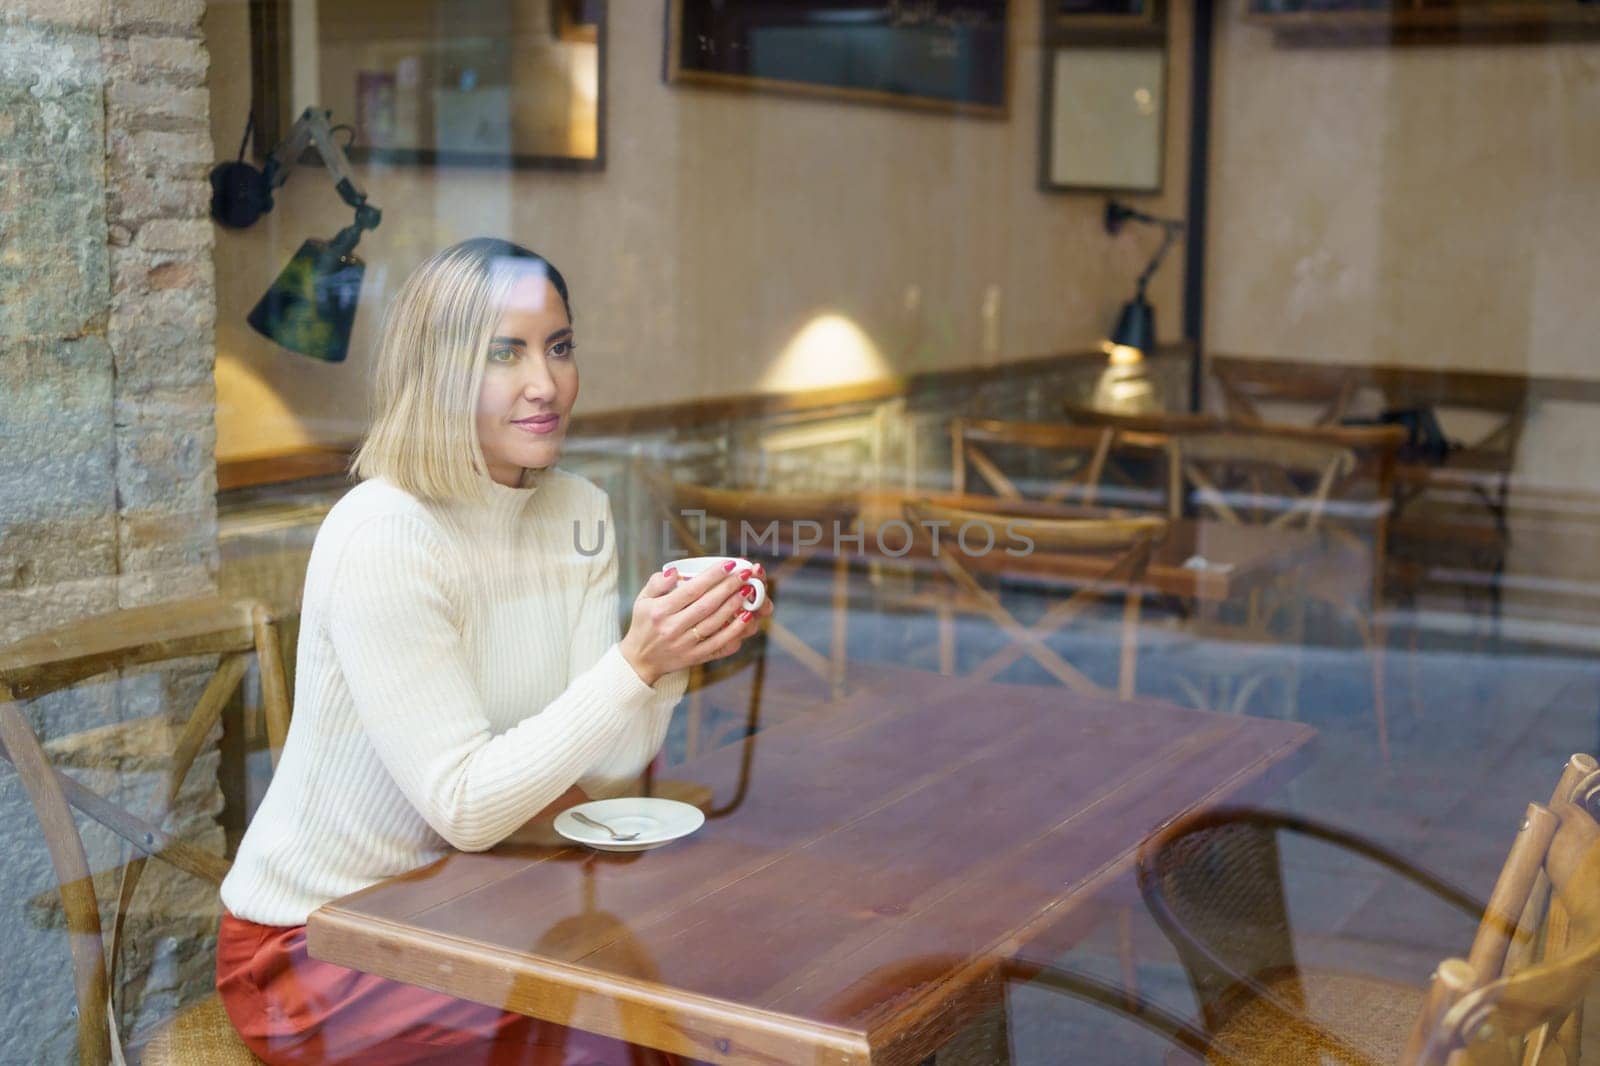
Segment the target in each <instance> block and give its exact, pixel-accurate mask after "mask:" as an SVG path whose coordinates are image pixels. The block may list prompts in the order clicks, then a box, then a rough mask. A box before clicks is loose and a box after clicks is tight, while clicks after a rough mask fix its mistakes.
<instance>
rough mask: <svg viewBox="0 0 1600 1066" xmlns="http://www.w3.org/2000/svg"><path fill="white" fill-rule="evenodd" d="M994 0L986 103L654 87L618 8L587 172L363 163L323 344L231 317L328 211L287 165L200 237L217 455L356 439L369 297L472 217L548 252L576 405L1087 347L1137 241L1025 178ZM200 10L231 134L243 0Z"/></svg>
mask: <svg viewBox="0 0 1600 1066" xmlns="http://www.w3.org/2000/svg"><path fill="white" fill-rule="evenodd" d="M1172 6H1173V8H1174V9H1175V10H1174V12H1173V17H1172V23H1173V25H1172V42H1171V49H1170V51H1171V68H1170V71H1169V75H1170V76H1169V79H1168V84H1169V99H1168V102H1167V106H1168V113H1169V115H1170V116H1171V119H1170V121H1169V122H1168V124H1167V132H1168V144H1167V153H1166V163H1165V166H1166V183H1165V189H1166V191H1165V193H1164V194H1162V195H1161V196H1159V197H1153V198H1141V200H1140V203H1141V206H1144V207H1147V208H1148V209H1150V210H1152V211H1158V212H1166V213H1182V205H1183V186H1184V178H1183V176H1184V173H1185V167H1186V152H1187V141H1186V137H1187V128H1186V123H1185V122H1184V121H1183V118H1182V116H1184V115H1185V114H1186V106H1187V105H1186V100H1187V91H1188V77H1187V68H1188V40H1189V32H1190V30H1189V24H1188V21H1187V13H1186V11H1185V8H1186V5H1172ZM1011 18H1012V30H1011V44H1012V57H1011V75H1010V99H1011V106H1010V114H1009V117H1008V118H1006V119H1003V120H994V119H980V118H969V117H958V116H954V115H950V114H943V113H937V112H934V113H925V112H921V111H913V110H903V109H894V108H884V107H873V106H866V105H862V104H857V103H851V102H844V101H837V100H826V99H824V100H810V99H798V98H793V97H782V96H771V95H763V94H755V93H740V92H729V91H718V90H713V89H707V88H699V87H685V86H678V85H667V84H664V83H663V82H662V80H661V76H660V69H661V49H662V39H661V35H662V21H661V7H660V5H658V4H633V3H613V4H611V5H610V23H609V28H608V54H607V68H608V84H607V89H606V93H607V99H606V106H607V115H606V122H607V131H606V142H607V143H606V156H607V160H606V168H605V169H604V170H603V171H601V172H598V173H565V172H552V171H540V170H520V171H510V170H498V169H470V168H460V167H430V166H422V167H400V166H395V167H382V166H379V165H369V166H364V167H362V168H360V176H361V179H362V180H363V181H364V182H365V183H366V185H367V188H368V191H369V193H370V194H371V198H372V202H373V203H376V204H378V205H379V206H380V207H381V208H382V209H383V211H384V220H383V224H382V225H381V226H380V227H379V228H378V229H377V230H376V231H375V232H374V233H372V234H370V235H369V236H368V237H367V238H366V239H365V240H363V242H362V246H361V254H362V255H363V256H364V257H365V258H366V260H367V262H368V272H367V281H366V288H365V290H364V292H363V296H362V303H361V311H360V313H359V315H358V317H357V325H356V331H355V338H354V341H353V344H352V353H351V356H350V359H349V361H348V362H347V363H345V364H343V365H336V366H328V365H323V364H316V363H311V362H308V361H306V360H303V359H299V358H297V357H295V356H291V355H288V354H287V353H285V352H283V351H281V350H278V349H276V348H274V347H273V346H272V345H271V344H270V343H268V342H267V341H265V340H263V339H262V338H260V337H257V336H256V335H254V334H253V333H251V332H250V331H249V330H248V328H247V327H246V326H245V324H244V318H245V315H246V313H247V312H248V311H249V309H250V307H251V305H252V304H253V302H254V301H255V299H256V298H257V297H258V296H259V294H260V293H261V292H262V291H264V289H265V288H266V286H267V285H268V284H269V283H270V282H271V280H272V277H273V275H274V273H275V272H276V271H277V269H278V268H279V266H280V265H281V264H282V263H283V262H284V261H285V260H287V258H288V257H289V255H290V254H291V253H292V252H293V251H294V249H295V248H296V247H298V245H299V243H300V242H301V241H302V240H303V239H304V238H305V237H306V236H308V235H326V234H327V233H331V232H333V231H334V230H335V229H337V228H338V227H340V226H342V225H344V224H346V223H347V222H348V218H347V217H346V216H347V215H348V209H347V208H345V207H343V205H341V204H340V203H339V201H338V198H337V197H336V196H335V195H334V194H333V191H332V190H331V189H330V188H328V187H327V184H326V182H324V181H321V180H319V175H318V173H317V172H316V170H315V169H314V168H306V169H305V170H304V171H302V172H300V173H297V174H296V175H295V177H294V178H293V179H291V180H290V182H289V183H288V184H287V185H286V186H285V187H284V188H283V189H282V190H281V192H280V195H279V197H278V207H277V208H276V209H275V210H274V211H273V212H272V213H271V214H269V215H267V216H266V217H264V218H263V219H262V220H261V221H260V222H258V223H257V224H256V226H254V227H253V228H252V229H250V230H248V231H244V232H223V231H219V233H218V237H217V247H216V261H217V277H218V325H217V354H218V359H217V385H218V411H217V422H218V435H219V439H218V454H219V457H220V458H222V459H224V460H226V459H233V458H244V457H250V456H259V455H267V454H273V453H275V452H280V451H283V450H285V449H288V448H293V447H295V446H300V445H305V444H308V443H314V442H324V443H344V442H348V441H351V440H353V439H355V438H357V437H359V435H360V433H361V432H362V430H363V428H364V427H365V424H366V417H367V415H366V410H365V406H366V395H365V382H366V380H367V376H368V373H369V371H370V363H371V348H372V345H373V343H374V341H375V338H376V336H377V332H378V326H379V323H380V320H381V312H382V309H383V307H384V306H385V304H386V302H387V301H388V299H389V298H391V297H392V296H393V294H394V291H395V289H396V287H397V286H398V284H399V282H400V280H401V279H402V278H403V277H404V276H405V274H406V272H407V271H409V270H410V269H411V267H412V266H414V265H415V264H416V263H417V262H418V261H420V260H421V259H422V258H424V257H425V256H426V255H428V254H429V253H431V252H433V251H434V250H436V249H438V248H439V247H441V246H443V245H445V244H448V243H449V242H451V241H454V240H457V239H460V238H463V237H466V236H470V235H474V234H479V233H492V234H505V235H507V236H510V237H513V238H515V239H517V240H520V241H522V242H524V243H527V244H529V245H530V246H532V247H534V248H536V249H539V250H542V251H545V252H547V253H548V254H549V255H550V256H551V257H552V258H553V259H554V260H555V261H556V262H557V263H558V264H559V265H560V266H561V268H562V270H563V271H564V272H565V273H567V275H568V277H569V279H570V281H571V283H572V286H573V290H574V299H575V307H574V310H575V314H576V317H577V323H578V328H579V336H580V353H579V356H580V360H581V362H582V367H583V394H582V397H581V399H580V401H579V408H580V411H581V412H596V411H605V410H613V409H619V408H625V407H638V406H643V405H649V404H654V403H668V402H673V401H683V400H692V399H697V398H704V397H714V396H725V395H730V394H741V393H747V392H776V391H782V392H796V391H802V390H805V389H807V388H812V387H822V386H827V385H837V384H844V383H848V382H850V381H860V380H872V379H878V378H886V377H893V376H896V375H903V374H908V373H914V372H917V371H925V370H934V369H941V368H950V367H965V366H988V365H995V366H998V365H1001V364H1004V363H1006V362H1008V361H1012V360H1016V359H1021V358H1027V357H1030V356H1037V355H1041V354H1046V353H1052V352H1070V351H1082V350H1086V349H1089V348H1091V347H1093V346H1094V345H1096V344H1097V343H1098V342H1099V340H1100V338H1101V337H1102V335H1103V333H1104V331H1105V329H1106V327H1107V323H1108V322H1109V321H1110V319H1111V318H1112V317H1113V316H1114V315H1115V312H1116V309H1117V307H1118V306H1119V304H1120V302H1121V301H1122V300H1124V299H1126V298H1127V294H1128V292H1130V291H1131V287H1132V280H1133V278H1134V277H1135V276H1136V275H1137V273H1138V271H1139V269H1140V267H1141V266H1142V265H1143V261H1144V259H1145V258H1146V257H1147V256H1148V253H1149V251H1150V249H1151V243H1150V242H1151V240H1153V237H1152V235H1151V234H1149V233H1136V232H1133V231H1131V230H1130V231H1128V232H1125V233H1124V234H1122V235H1121V236H1119V237H1117V238H1110V237H1107V236H1106V235H1105V233H1104V232H1103V230H1102V229H1101V225H1100V213H1101V209H1102V206H1103V199H1102V198H1101V197H1099V196H1095V195H1087V194H1086V195H1059V194H1046V193H1043V192H1040V191H1039V190H1038V188H1037V187H1036V184H1035V181H1036V162H1037V160H1036V153H1037V151H1038V147H1037V141H1038V105H1039V72H1040V67H1039V59H1040V51H1041V50H1040V34H1039V29H1040V27H1039V13H1038V8H1037V5H1032V4H1015V5H1013V6H1012V8H1011ZM205 25H206V33H207V38H208V42H209V44H210V47H211V48H212V51H213V54H214V55H215V56H216V63H215V65H214V70H215V71H217V74H215V75H214V76H213V78H212V80H211V83H210V89H211V94H212V134H213V141H214V145H215V150H216V153H217V155H218V157H231V156H232V155H233V154H234V152H235V151H236V150H237V147H238V141H239V135H240V133H241V131H242V128H243V121H244V116H245V114H246V113H247V110H248V108H249V89H248V85H247V83H246V81H245V79H242V78H233V77H226V76H223V72H226V71H229V70H237V69H242V67H243V66H244V65H246V64H247V63H248V58H249V41H248V28H247V5H246V4H245V3H244V0H213V2H212V3H211V4H210V5H209V6H208V9H207V12H206V21H205ZM342 117H347V116H338V115H336V116H335V119H336V120H338V119H341V118H342ZM1175 264H1176V261H1174V264H1171V265H1169V266H1168V268H1167V269H1166V270H1163V271H1162V272H1161V274H1160V275H1158V276H1157V278H1156V279H1155V282H1154V283H1153V287H1152V294H1151V295H1152V299H1153V300H1154V302H1155V303H1156V304H1157V306H1158V307H1159V308H1160V309H1161V315H1160V319H1159V320H1160V323H1161V327H1162V334H1163V337H1165V338H1173V337H1176V336H1177V335H1178V333H1179V330H1180V326H1181V312H1180V306H1181V301H1180V293H1181V275H1182V271H1181V270H1178V269H1175V268H1174V267H1175ZM645 381H648V383H649V388H648V390H641V388H640V384H641V382H645Z"/></svg>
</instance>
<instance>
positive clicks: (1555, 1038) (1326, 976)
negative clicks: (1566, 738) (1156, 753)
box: [1138, 755, 1600, 1066]
mask: <svg viewBox="0 0 1600 1066" xmlns="http://www.w3.org/2000/svg"><path fill="white" fill-rule="evenodd" d="M1597 800H1600V769H1597V768H1596V763H1595V760H1594V759H1593V758H1592V757H1590V756H1588V755H1574V756H1572V758H1571V759H1569V760H1568V762H1567V764H1566V766H1565V767H1564V768H1563V771H1562V774H1561V776H1560V780H1559V782H1558V784H1557V786H1556V788H1555V791H1554V793H1553V795H1552V799H1551V803H1550V804H1549V805H1548V806H1546V805H1543V804H1538V803H1534V804H1530V805H1529V807H1528V809H1527V813H1526V815H1525V817H1524V820H1523V823H1522V827H1521V829H1520V830H1519V831H1518V833H1517V835H1516V839H1515V841H1514V842H1513V844H1512V847H1511V850H1510V854H1509V856H1508V858H1507V860H1506V863H1505V865H1504V867H1503V868H1502V869H1501V872H1500V875H1499V878H1498V879H1497V880H1496V882H1495V886H1494V890H1493V892H1492V893H1491V894H1490V897H1489V901H1488V903H1487V904H1482V903H1479V902H1477V901H1476V900H1474V899H1472V897H1471V896H1469V895H1468V894H1467V893H1465V892H1462V891H1461V890H1460V889H1458V888H1456V887H1454V886H1453V885H1451V884H1449V883H1448V882H1446V881H1444V880H1442V879H1440V878H1439V877H1437V876H1435V875H1433V874H1431V873H1429V872H1427V871H1425V870H1422V869H1419V868H1418V867H1416V866H1415V865H1414V864H1413V863H1411V862H1410V861H1409V860H1408V859H1407V858H1406V857H1404V856H1402V855H1400V854H1398V853H1397V852H1394V851H1392V850H1390V849H1388V848H1384V847H1382V846H1380V845H1378V844H1376V843H1374V842H1372V841H1370V840H1367V839H1365V838H1362V837H1360V836H1358V835H1356V834H1353V833H1349V832H1346V831H1344V830H1342V829H1338V828H1336V827H1334V826H1330V825H1326V824H1323V823H1320V822H1316V821H1312V820H1309V819H1304V818H1296V817H1292V816H1289V815H1280V814H1273V813H1270V812H1266V811H1259V810H1250V809H1231V810H1228V809H1225V810H1216V811H1210V812H1205V813H1202V814H1199V815H1196V816H1192V817H1190V818H1187V819H1184V820H1181V821H1180V822H1178V823H1176V824H1174V825H1173V826H1171V827H1169V828H1168V829H1166V830H1164V831H1163V832H1162V833H1161V834H1160V835H1159V836H1158V837H1156V838H1155V839H1154V840H1152V841H1151V842H1149V843H1148V844H1147V845H1146V846H1145V847H1144V848H1143V849H1142V851H1141V855H1140V858H1139V870H1138V873H1139V885H1140V889H1141V891H1142V893H1143V895H1144V897H1145V901H1146V903H1147V905H1148V906H1149V908H1150V911H1151V914H1152V915H1153V916H1154V917H1155V919H1156V922H1157V924H1158V925H1160V926H1161V928H1162V930H1163V932H1165V933H1166V935H1167V937H1168V939H1169V940H1171V941H1172V944H1173V946H1174V947H1175V948H1176V949H1177V952H1178V955H1179V958H1180V959H1181V961H1182V963H1183V965H1184V968H1185V969H1186V970H1187V972H1188V975H1189V980H1190V984H1191V986H1192V988H1193V989H1194V992H1195V996H1196V999H1197V1000H1198V1001H1199V1004H1200V1015H1201V1021H1202V1023H1203V1025H1204V1028H1205V1030H1206V1031H1207V1033H1208V1034H1209V1039H1210V1042H1211V1048H1210V1050H1209V1052H1208V1057H1209V1061H1213V1062H1218V1063H1229V1064H1235V1066H1255V1064H1263V1066H1267V1064H1270V1066H1295V1064H1299V1063H1306V1064H1312V1063H1316V1064H1322V1063H1348V1064H1362V1066H1365V1064H1368V1063H1396V1062H1398V1063H1400V1064H1402V1066H1446V1063H1447V1062H1448V1063H1449V1064H1451V1066H1513V1064H1516V1066H1555V1064H1557V1063H1560V1064H1562V1066H1575V1064H1576V1063H1577V1061H1578V1038H1579V1026H1580V1024H1581V1021H1582V1017H1581V1011H1582V1002H1583V999H1584V996H1585V993H1586V992H1587V991H1588V990H1589V988H1590V987H1591V985H1592V983H1593V981H1594V979H1595V977H1596V976H1597V975H1600V824H1597V823H1596V821H1595V809H1596V803H1597ZM1284 833H1290V834H1295V835H1298V836H1302V837H1306V838H1310V839H1314V840H1318V841H1320V842H1322V843H1325V844H1329V845H1332V846H1334V847H1336V848H1340V849H1342V850H1345V851H1348V852H1350V853H1352V854H1355V855H1358V856H1361V857H1362V858H1364V859H1367V860H1370V861H1372V862H1375V863H1377V864H1379V865H1381V866H1383V867H1386V868H1387V869H1388V870H1389V871H1391V872H1393V873H1395V874H1398V875H1400V876H1401V877H1403V878H1405V880H1406V881H1407V882H1409V883H1410V884H1411V885H1414V886H1416V887H1420V888H1422V889H1424V890H1425V891H1427V892H1428V893H1430V894H1431V895H1433V896H1434V897H1435V898H1437V899H1439V900H1440V901H1441V902H1443V903H1444V904H1446V905H1448V906H1449V907H1452V908H1454V909H1455V910H1457V911H1459V912H1461V913H1463V914H1466V915H1468V916H1470V917H1472V918H1473V919H1475V920H1476V921H1477V922H1478V927H1477V932H1476V934H1475V936H1474V937H1473V940H1472V945H1471V949H1470V951H1469V953H1468V954H1467V956H1466V958H1464V959H1447V960H1446V961H1445V962H1443V963H1441V964H1440V966H1439V967H1438V969H1437V970H1436V971H1435V973H1434V976H1433V978H1432V981H1431V984H1430V986H1429V987H1428V988H1427V989H1426V990H1424V989H1422V988H1417V987H1412V986H1408V985H1404V984H1399V983H1397V982H1395V981H1392V980H1387V979H1380V978H1376V977H1371V976H1368V975H1364V974H1359V973H1348V972H1343V971H1332V970H1326V969H1317V968H1312V967H1303V966H1301V965H1300V964H1299V963H1298V961H1297V960H1296V957H1295V951H1294V944H1293V940H1292V937H1291V928H1290V924H1289V909H1288V906H1287V903H1286V898H1285V892H1284V888H1283V882H1282V873H1281V868H1280V864H1279V851H1278V837H1279V836H1280V835H1281V834H1284ZM1453 1056H1454V1057H1453Z"/></svg>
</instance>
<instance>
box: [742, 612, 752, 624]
mask: <svg viewBox="0 0 1600 1066" xmlns="http://www.w3.org/2000/svg"><path fill="white" fill-rule="evenodd" d="M754 617H755V616H754V615H753V614H751V613H750V612H749V611H740V612H739V621H741V622H748V621H750V619H752V618H754Z"/></svg>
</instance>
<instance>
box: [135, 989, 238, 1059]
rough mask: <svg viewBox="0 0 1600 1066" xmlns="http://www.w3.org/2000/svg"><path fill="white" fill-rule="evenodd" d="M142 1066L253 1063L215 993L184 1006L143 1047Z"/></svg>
mask: <svg viewBox="0 0 1600 1066" xmlns="http://www.w3.org/2000/svg"><path fill="white" fill-rule="evenodd" d="M140 1062H141V1063H143V1066H257V1064H259V1063H260V1062H261V1060H260V1059H258V1058H256V1057H255V1056H254V1055H252V1054H251V1053H250V1049H249V1048H247V1047H245V1046H244V1041H243V1040H241V1039H239V1034H238V1033H237V1032H236V1031H235V1030H234V1028H233V1023H232V1022H231V1021H229V1020H228V1012H227V1011H226V1010H225V1009H224V1008H223V1006H222V999H221V997H219V996H217V995H210V996H207V997H206V998H205V999H202V1000H201V1001H200V1002H198V1003H195V1004H193V1005H191V1006H188V1007H185V1008H184V1009H183V1010H182V1011H180V1012H178V1016H177V1017H176V1018H174V1019H172V1021H171V1022H169V1023H168V1024H166V1025H165V1026H163V1027H162V1028H161V1029H160V1030H159V1031H158V1032H157V1033H156V1035H155V1036H154V1037H152V1038H151V1040H150V1042H149V1043H148V1044H146V1045H145V1046H144V1055H143V1057H142V1058H141V1059H140Z"/></svg>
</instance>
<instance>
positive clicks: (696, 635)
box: [689, 626, 706, 640]
mask: <svg viewBox="0 0 1600 1066" xmlns="http://www.w3.org/2000/svg"><path fill="white" fill-rule="evenodd" d="M689 632H691V633H693V634H694V639H695V640H705V639H706V638H705V637H702V636H701V635H700V627H699V626H690V627H689Z"/></svg>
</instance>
